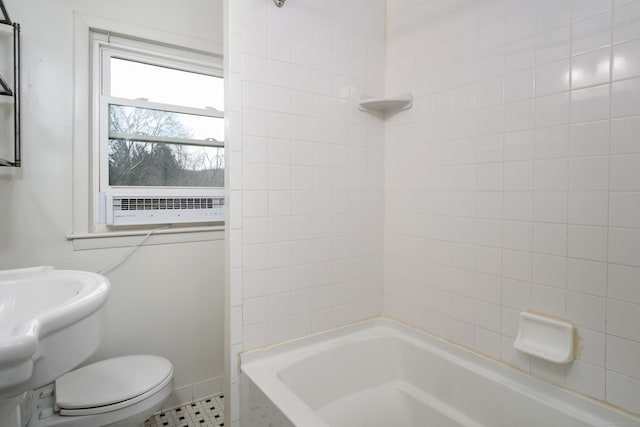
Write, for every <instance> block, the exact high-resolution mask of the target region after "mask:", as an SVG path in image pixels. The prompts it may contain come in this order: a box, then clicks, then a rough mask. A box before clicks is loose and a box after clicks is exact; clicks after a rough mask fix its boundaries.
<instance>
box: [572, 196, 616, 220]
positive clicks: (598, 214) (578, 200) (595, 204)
mask: <svg viewBox="0 0 640 427" xmlns="http://www.w3.org/2000/svg"><path fill="white" fill-rule="evenodd" d="M608 209H609V193H608V192H606V191H571V192H569V223H570V224H579V225H599V226H606V225H607V224H608V217H609V212H608Z"/></svg>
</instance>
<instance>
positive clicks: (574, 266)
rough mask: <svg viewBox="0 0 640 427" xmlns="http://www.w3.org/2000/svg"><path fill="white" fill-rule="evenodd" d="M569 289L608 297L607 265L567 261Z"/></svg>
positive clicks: (593, 262)
mask: <svg viewBox="0 0 640 427" xmlns="http://www.w3.org/2000/svg"><path fill="white" fill-rule="evenodd" d="M567 289H570V290H572V291H576V292H581V293H584V294H589V295H595V296H601V297H604V296H606V295H607V264H605V263H602V262H595V261H587V260H583V259H575V258H569V259H567Z"/></svg>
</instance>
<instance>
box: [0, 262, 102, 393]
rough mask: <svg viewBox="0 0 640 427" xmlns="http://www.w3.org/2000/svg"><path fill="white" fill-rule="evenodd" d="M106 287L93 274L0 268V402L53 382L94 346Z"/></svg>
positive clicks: (100, 277) (45, 269) (48, 269)
mask: <svg viewBox="0 0 640 427" xmlns="http://www.w3.org/2000/svg"><path fill="white" fill-rule="evenodd" d="M109 289H110V285H109V281H108V279H107V278H105V277H103V276H101V275H99V274H96V273H89V272H83V271H73V270H56V269H55V268H53V267H36V268H24V269H17V270H5V271H0V400H2V399H3V398H9V397H12V396H17V395H19V394H20V393H23V392H25V391H29V390H33V389H35V388H38V387H41V386H43V385H46V384H48V383H50V382H52V381H54V380H55V379H56V378H57V377H59V376H61V375H63V374H65V373H66V372H68V371H70V370H72V369H73V368H75V367H76V366H78V365H79V364H80V363H82V362H83V361H84V360H86V359H87V358H88V357H89V356H90V355H91V354H92V353H93V352H94V351H95V350H96V349H97V347H98V344H99V342H100V331H101V326H102V321H101V316H100V312H101V308H102V307H103V305H104V303H105V301H106V300H107V296H108V295H109Z"/></svg>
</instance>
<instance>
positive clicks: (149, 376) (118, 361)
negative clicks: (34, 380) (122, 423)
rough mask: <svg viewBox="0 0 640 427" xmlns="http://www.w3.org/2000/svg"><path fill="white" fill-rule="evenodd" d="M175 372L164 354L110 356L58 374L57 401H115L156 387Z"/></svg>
mask: <svg viewBox="0 0 640 427" xmlns="http://www.w3.org/2000/svg"><path fill="white" fill-rule="evenodd" d="M172 376H173V366H172V365H171V362H169V361H168V360H167V359H164V358H162V357H158V356H149V355H135V356H123V357H116V358H113V359H107V360H103V361H100V362H96V363H94V364H91V365H87V366H84V367H82V368H80V369H77V370H75V371H71V372H69V373H67V374H65V375H63V376H61V377H60V378H58V379H57V380H56V404H57V405H58V407H60V408H61V409H70V410H74V409H87V408H95V407H99V406H106V405H113V404H115V403H119V402H123V401H127V400H131V399H135V398H136V397H138V396H141V395H143V394H145V393H147V392H149V391H151V390H155V389H157V388H158V386H160V385H164V384H166V383H167V381H169V380H171V378H172ZM136 400H137V399H136Z"/></svg>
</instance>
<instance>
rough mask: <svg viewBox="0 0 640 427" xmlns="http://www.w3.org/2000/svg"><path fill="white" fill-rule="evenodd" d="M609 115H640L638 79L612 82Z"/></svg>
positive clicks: (639, 85)
mask: <svg viewBox="0 0 640 427" xmlns="http://www.w3.org/2000/svg"><path fill="white" fill-rule="evenodd" d="M611 115H612V117H624V116H633V115H640V79H639V78H635V79H631V80H623V81H618V82H614V83H613V84H612V86H611Z"/></svg>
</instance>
